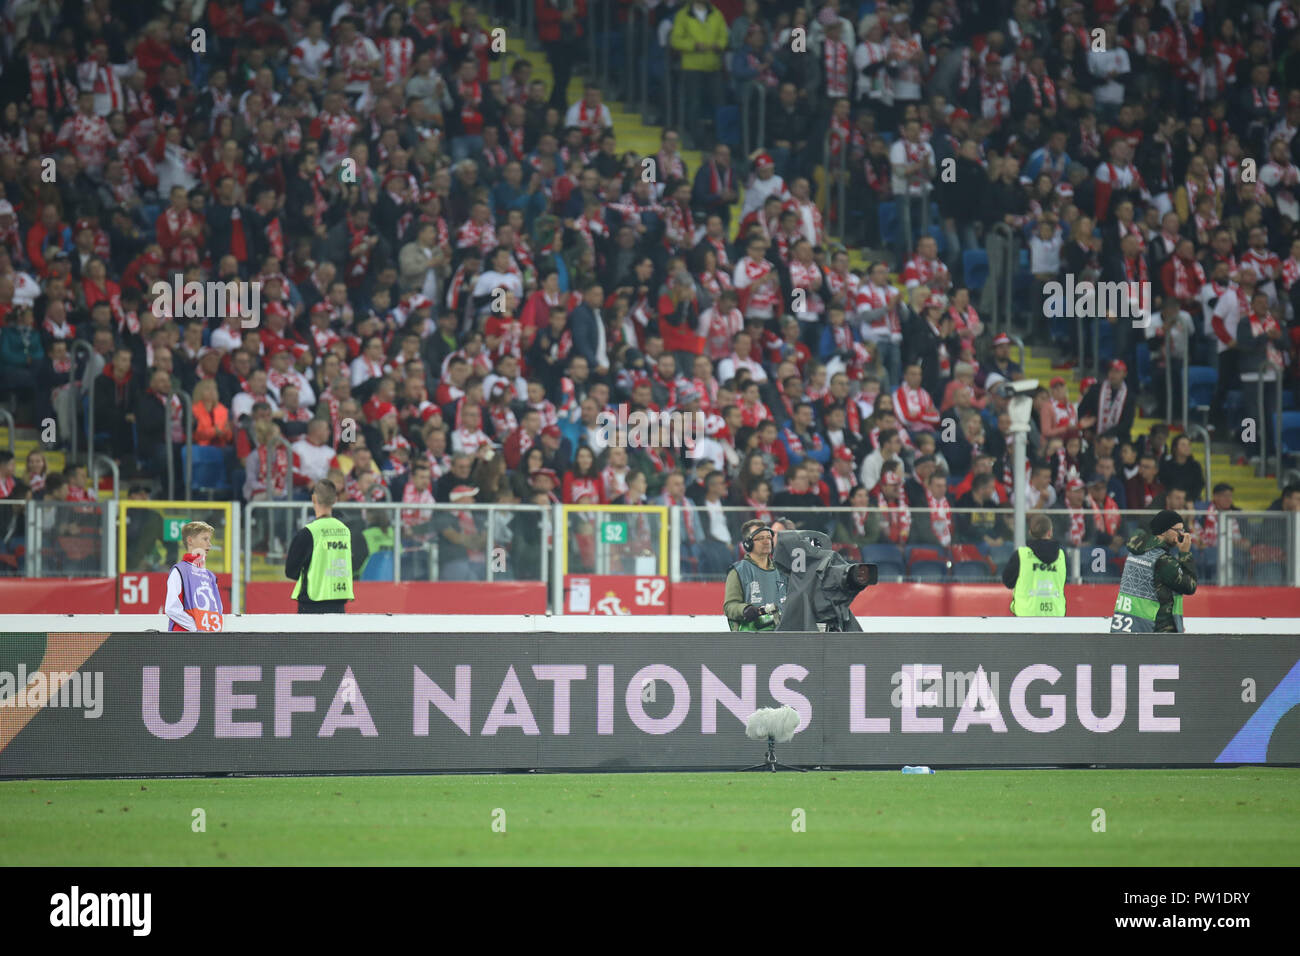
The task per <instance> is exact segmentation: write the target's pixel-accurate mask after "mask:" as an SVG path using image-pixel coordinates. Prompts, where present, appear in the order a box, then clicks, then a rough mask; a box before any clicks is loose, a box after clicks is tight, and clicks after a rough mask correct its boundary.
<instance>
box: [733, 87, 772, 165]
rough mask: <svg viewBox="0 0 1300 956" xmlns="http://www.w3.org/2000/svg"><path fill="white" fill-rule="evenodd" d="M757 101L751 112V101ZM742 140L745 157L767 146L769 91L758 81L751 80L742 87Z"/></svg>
mask: <svg viewBox="0 0 1300 956" xmlns="http://www.w3.org/2000/svg"><path fill="white" fill-rule="evenodd" d="M751 99H753V100H757V106H756V107H755V108H754V109H753V111H752V112H751V109H750V100H751ZM740 139H741V143H742V144H743V148H744V150H745V157H746V158H747V159H748V157H749V156H751V155H753V153H754V150H756V149H762V148H764V147H765V146H766V145H767V91H766V90H765V89H764V88H763V84H762V83H760V82H759V81H758V80H749V81H748V82H746V83H744V84H742V85H741V87H740Z"/></svg>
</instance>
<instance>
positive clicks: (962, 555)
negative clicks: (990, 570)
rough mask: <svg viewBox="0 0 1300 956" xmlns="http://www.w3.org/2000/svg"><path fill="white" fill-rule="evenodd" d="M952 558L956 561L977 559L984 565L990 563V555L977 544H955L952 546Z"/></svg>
mask: <svg viewBox="0 0 1300 956" xmlns="http://www.w3.org/2000/svg"><path fill="white" fill-rule="evenodd" d="M952 559H953V560H954V561H977V562H979V563H980V564H984V565H987V564H988V563H989V559H988V556H987V555H986V554H985V553H984V552H983V551H981V550H980V547H979V545H977V544H954V545H953V546H952Z"/></svg>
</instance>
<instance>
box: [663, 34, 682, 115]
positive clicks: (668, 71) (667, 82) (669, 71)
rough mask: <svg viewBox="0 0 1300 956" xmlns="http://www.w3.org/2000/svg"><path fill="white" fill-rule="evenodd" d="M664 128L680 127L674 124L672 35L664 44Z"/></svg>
mask: <svg viewBox="0 0 1300 956" xmlns="http://www.w3.org/2000/svg"><path fill="white" fill-rule="evenodd" d="M664 126H666V127H667V126H680V123H675V122H673V41H672V34H671V33H670V34H669V35H668V42H667V43H665V44H664Z"/></svg>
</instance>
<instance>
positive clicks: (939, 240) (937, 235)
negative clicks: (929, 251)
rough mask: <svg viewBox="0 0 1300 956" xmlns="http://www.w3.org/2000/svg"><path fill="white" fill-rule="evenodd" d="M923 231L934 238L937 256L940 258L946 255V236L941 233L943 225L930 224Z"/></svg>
mask: <svg viewBox="0 0 1300 956" xmlns="http://www.w3.org/2000/svg"><path fill="white" fill-rule="evenodd" d="M925 232H926V235H928V236H929V237H930V238H931V239H933V240H934V244H935V245H936V246H938V247H939V258H940V259H942V258H944V257H945V256H946V255H948V237H947V236H945V235H944V234H943V227H942V226H930V227H929V228H927V229H926V230H925Z"/></svg>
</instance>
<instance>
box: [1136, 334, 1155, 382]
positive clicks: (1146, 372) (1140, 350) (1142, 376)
mask: <svg viewBox="0 0 1300 956" xmlns="http://www.w3.org/2000/svg"><path fill="white" fill-rule="evenodd" d="M1136 351H1137V377H1138V384H1139V385H1142V386H1143V387H1146V386H1149V385H1150V384H1151V349H1150V347H1149V346H1148V345H1147V344H1146V343H1145V342H1139V343H1138V344H1137V350H1136Z"/></svg>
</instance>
